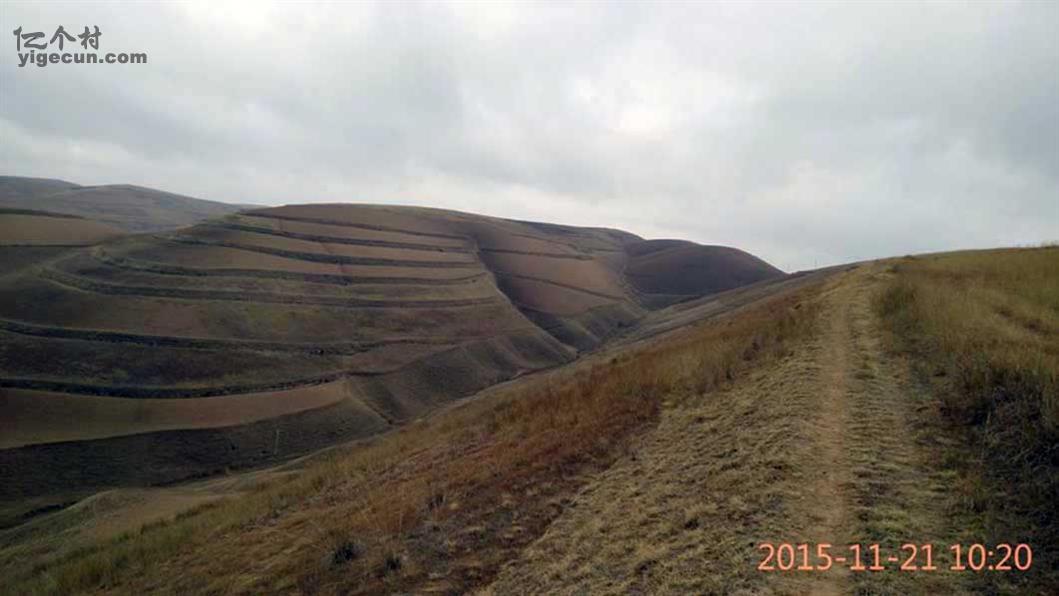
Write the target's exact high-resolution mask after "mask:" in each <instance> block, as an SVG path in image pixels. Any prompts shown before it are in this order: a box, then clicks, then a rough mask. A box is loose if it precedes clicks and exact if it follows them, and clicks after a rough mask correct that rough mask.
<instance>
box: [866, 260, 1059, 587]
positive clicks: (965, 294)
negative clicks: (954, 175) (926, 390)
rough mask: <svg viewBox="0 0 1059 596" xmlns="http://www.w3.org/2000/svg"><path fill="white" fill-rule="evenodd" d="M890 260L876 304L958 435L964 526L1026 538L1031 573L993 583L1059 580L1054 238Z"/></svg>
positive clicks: (1004, 538)
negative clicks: (1048, 243) (1039, 244)
mask: <svg viewBox="0 0 1059 596" xmlns="http://www.w3.org/2000/svg"><path fill="white" fill-rule="evenodd" d="M890 271H891V272H892V273H893V274H894V275H893V276H892V278H891V279H890V280H889V281H888V282H887V285H886V286H885V288H884V290H883V291H882V292H881V293H880V294H879V296H878V297H877V300H876V305H875V306H876V309H877V311H878V313H879V314H880V315H881V316H882V317H883V319H884V320H885V321H887V322H888V324H889V325H890V327H891V329H892V330H893V331H894V335H895V338H896V340H897V342H898V344H897V345H898V346H899V347H900V348H901V349H903V350H906V351H907V352H908V353H909V354H910V355H911V356H912V357H913V359H914V361H915V363H916V366H917V368H918V371H919V372H920V373H921V374H922V375H923V377H924V378H926V379H928V380H929V381H930V383H931V384H932V385H933V386H934V388H935V390H936V391H935V393H936V394H937V395H939V396H940V399H941V412H942V413H943V415H944V419H945V422H946V423H947V424H948V425H951V426H952V427H954V428H956V429H957V430H958V431H959V432H961V433H963V434H964V436H965V439H966V441H965V442H964V443H965V444H964V445H962V446H960V448H959V449H956V450H955V451H954V453H953V454H952V456H951V457H952V459H953V460H958V465H957V468H958V469H959V470H960V472H961V476H962V480H961V486H960V487H959V495H960V498H961V502H960V503H959V504H958V507H959V508H960V509H961V510H962V511H963V512H964V513H965V517H966V518H967V519H968V520H971V521H972V523H973V524H974V525H973V526H972V527H968V528H967V535H968V536H969V537H974V538H976V541H980V542H985V543H986V544H989V545H995V544H997V543H1011V544H1014V543H1018V542H1025V543H1029V544H1030V545H1032V547H1033V550H1034V563H1033V566H1034V567H1035V568H1036V571H1035V573H1033V574H1027V575H1025V576H1023V575H1011V574H1008V575H1007V576H1005V577H1004V578H1003V579H1000V580H999V581H997V582H996V584H998V585H1000V586H1003V585H1005V584H1007V585H1008V587H1009V588H1014V587H1016V586H1017V585H1018V584H1019V583H1020V582H1030V583H1036V582H1041V583H1040V585H1041V586H1046V585H1051V586H1053V587H1054V586H1055V585H1059V572H1057V571H1056V570H1057V569H1059V383H1057V379H1059V247H1044V248H1037V249H1017V250H1014V249H1013V250H996V251H975V252H964V253H953V254H947V255H935V256H924V257H906V258H904V259H901V260H898V261H896V262H895V263H894V264H893V265H892V266H891V268H890ZM987 576H988V578H990V579H987ZM997 577H999V576H998V575H997V574H984V575H983V580H982V581H983V582H987V583H991V582H993V579H996V578H997ZM1009 580H1010V583H1009ZM1022 587H1023V588H1026V587H1028V586H1022Z"/></svg>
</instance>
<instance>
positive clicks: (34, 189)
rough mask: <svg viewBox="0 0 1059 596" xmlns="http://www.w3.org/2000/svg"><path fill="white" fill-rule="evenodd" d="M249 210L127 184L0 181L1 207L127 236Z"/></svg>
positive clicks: (16, 178) (0, 178)
mask: <svg viewBox="0 0 1059 596" xmlns="http://www.w3.org/2000/svg"><path fill="white" fill-rule="evenodd" d="M250 207H251V206H250V205H230V204H228V203H220V202H217V201H206V200H203V199H196V198H192V197H186V196H183V195H178V194H173V193H169V192H164V191H160V190H154V189H150V188H144V187H141V186H133V185H129V184H107V185H103V186H81V185H78V184H74V183H72V182H66V181H64V180H52V179H47V178H24V177H19V176H0V208H10V209H31V210H40V211H49V212H53V213H62V214H69V215H79V216H82V217H85V218H88V219H94V220H96V221H100V222H103V223H106V224H110V225H112V226H114V227H117V228H120V229H122V230H125V231H127V232H156V231H160V230H171V229H176V228H181V227H184V226H189V225H192V224H195V223H198V222H200V221H205V220H207V219H211V218H214V217H221V216H224V215H228V214H229V213H235V212H237V211H241V210H243V209H247V208H250Z"/></svg>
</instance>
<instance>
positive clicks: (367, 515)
mask: <svg viewBox="0 0 1059 596" xmlns="http://www.w3.org/2000/svg"><path fill="white" fill-rule="evenodd" d="M801 291H802V292H808V291H811V290H806V289H802V290H801ZM800 300H802V295H801V294H798V293H795V292H788V293H785V294H782V295H779V296H775V297H771V298H769V299H766V300H763V301H761V302H758V303H755V304H753V305H750V306H748V307H745V308H743V309H741V310H739V311H736V312H735V313H734V314H731V315H728V316H724V317H721V318H719V319H718V320H717V321H715V322H711V323H707V324H705V325H702V326H698V327H693V328H688V329H683V330H680V331H678V332H675V333H673V334H670V335H667V336H665V340H666V341H652V342H646V343H641V344H638V345H636V346H634V347H631V348H629V351H628V352H624V353H622V354H620V355H616V356H608V355H606V354H601V355H599V356H597V357H594V358H592V359H590V360H588V361H586V362H583V363H580V364H578V365H577V366H576V367H575V368H574V369H561V370H559V371H556V372H554V373H551V374H547V375H543V376H541V377H539V378H537V379H528V380H526V382H525V383H521V384H515V385H512V386H511V387H510V388H505V389H498V390H497V391H496V392H495V394H494V395H493V396H492V397H491V398H490V399H479V400H476V401H473V402H470V403H468V404H466V405H464V406H461V407H459V408H455V409H451V410H447V411H444V412H442V413H440V414H438V415H437V416H436V417H433V418H431V419H430V420H429V421H426V422H422V423H418V424H416V425H413V426H412V427H410V428H408V429H405V430H402V431H399V432H397V433H393V434H390V435H387V436H385V437H382V438H379V439H377V440H375V441H372V442H371V443H369V444H367V445H366V446H361V447H359V448H356V449H344V450H336V451H333V452H331V453H330V454H328V455H326V456H324V457H322V458H320V459H318V460H317V461H315V462H314V463H311V464H309V465H308V466H307V467H306V468H305V469H303V470H302V471H301V472H300V473H298V474H297V475H295V476H294V477H292V478H286V479H281V480H277V481H274V482H272V483H269V484H267V485H264V486H259V487H257V488H256V489H254V490H252V491H250V492H249V494H247V495H245V496H242V497H240V498H235V499H231V500H228V501H225V502H223V503H220V504H211V505H210V506H206V507H203V508H201V509H198V510H194V511H192V512H190V513H186V514H183V515H181V516H179V517H178V518H177V519H175V520H172V521H168V522H162V523H157V524H154V525H152V526H150V527H147V528H145V529H144V530H142V531H139V532H134V533H130V534H126V535H123V536H122V537H120V538H118V539H116V540H111V541H104V542H102V543H100V544H97V545H95V546H90V547H85V548H81V549H79V550H76V551H73V552H66V553H65V554H64V555H63V556H61V557H60V558H59V559H58V560H51V561H47V562H41V561H42V560H41V559H38V560H36V561H34V560H32V559H30V558H28V557H27V558H18V553H19V552H21V551H20V548H22V547H20V546H18V545H17V544H16V545H13V546H10V547H9V548H8V549H7V552H6V553H4V554H2V555H0V561H7V562H8V563H9V564H10V565H12V566H13V567H15V566H17V568H14V569H13V570H12V572H11V573H10V575H9V577H10V578H11V579H12V581H11V583H9V584H7V585H6V586H4V588H6V589H7V590H8V591H11V592H12V593H33V592H37V591H43V592H52V591H59V592H63V593H70V592H80V591H92V590H95V589H99V588H104V587H105V588H107V589H113V590H115V591H118V592H125V591H128V592H139V591H143V590H150V589H163V587H164V589H165V590H173V591H184V592H187V591H209V590H219V591H235V592H263V591H264V592H270V591H283V590H292V589H293V590H303V591H307V592H313V591H322V592H336V591H350V590H351V591H353V592H361V593H374V592H377V591H379V590H382V589H390V590H419V589H427V588H437V589H446V590H457V591H459V590H463V589H466V588H467V587H469V586H473V585H476V584H480V583H482V582H484V581H486V580H488V579H489V578H490V577H492V576H493V575H494V574H495V573H496V571H497V570H498V568H499V566H500V564H502V563H503V562H504V561H505V560H507V559H510V558H512V557H513V556H515V555H516V554H517V552H518V550H519V549H521V548H522V547H524V546H525V545H526V544H527V543H529V542H530V541H531V540H533V539H534V538H535V537H536V536H538V535H539V534H540V533H541V532H542V531H543V530H544V528H545V527H546V526H547V524H548V523H549V522H550V521H551V520H552V519H554V518H555V517H556V516H557V515H558V514H559V513H560V512H561V511H562V508H563V503H565V502H568V501H567V499H568V496H569V495H570V494H571V493H572V492H573V491H574V490H575V489H576V488H577V487H578V486H580V485H582V484H583V483H584V481H585V479H586V474H589V473H592V472H593V471H594V470H598V469H600V468H601V467H605V466H607V465H609V464H610V463H611V462H612V461H613V460H614V459H615V458H616V457H619V456H620V455H621V454H623V453H624V452H625V450H626V449H627V446H628V440H629V438H630V437H631V436H633V435H634V434H635V433H636V432H637V431H638V430H639V429H642V428H644V426H645V425H651V424H653V423H654V421H655V420H656V414H657V412H658V410H659V408H660V406H661V402H662V400H663V399H665V398H667V397H670V396H673V395H679V394H689V393H701V392H702V391H708V390H710V389H713V388H715V387H718V386H721V385H724V384H725V383H727V382H728V381H729V380H730V379H732V378H735V377H738V376H741V375H742V374H743V371H745V370H746V369H747V368H749V367H750V366H752V365H753V364H755V363H757V362H760V361H763V360H771V359H773V358H776V357H778V356H780V355H782V354H785V353H787V351H788V348H787V342H789V341H791V340H793V339H794V338H797V337H799V336H802V335H804V334H805V333H807V332H808V330H809V329H810V328H811V327H812V324H811V322H812V319H813V317H814V316H815V309H813V308H811V307H807V308H797V309H796V308H794V307H795V306H796V305H797V304H799V301H800ZM233 570H239V571H237V572H233Z"/></svg>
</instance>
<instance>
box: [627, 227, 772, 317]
mask: <svg viewBox="0 0 1059 596" xmlns="http://www.w3.org/2000/svg"><path fill="white" fill-rule="evenodd" d="M626 252H627V253H628V254H629V262H628V265H627V267H626V269H625V274H626V276H627V277H628V278H629V281H630V282H631V283H632V284H633V286H634V287H635V288H636V289H637V290H639V291H640V292H642V293H644V294H645V295H647V296H648V298H649V299H650V300H651V301H652V303H657V304H672V303H674V302H682V301H684V300H688V299H691V298H694V297H698V296H703V295H705V294H713V293H715V292H723V291H725V290H730V289H732V288H737V287H739V286H744V285H747V284H750V283H754V282H758V281H761V280H763V279H770V278H774V277H777V276H779V275H782V272H781V271H780V270H779V269H776V268H775V267H773V266H772V265H769V264H768V263H766V262H765V261H763V260H761V259H759V258H757V257H755V256H754V255H751V254H749V253H746V252H743V251H741V250H739V249H737V248H730V247H727V246H703V245H701V244H695V243H694V242H688V241H686V240H645V241H643V242H637V243H634V244H630V245H629V246H628V247H627V249H626Z"/></svg>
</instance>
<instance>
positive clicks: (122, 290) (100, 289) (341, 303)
mask: <svg viewBox="0 0 1059 596" xmlns="http://www.w3.org/2000/svg"><path fill="white" fill-rule="evenodd" d="M41 277H43V278H45V279H48V280H50V281H53V282H56V283H59V284H62V285H65V286H69V287H72V288H76V289H78V290H85V291H89V292H95V293H97V294H109V295H117V296H148V297H152V298H177V299H181V300H224V301H235V302H265V303H271V304H292V305H309V306H330V307H336V308H402V309H409V308H413V309H419V308H461V307H467V306H482V305H486V304H495V303H497V302H499V298H496V297H486V298H461V299H446V300H368V299H363V298H346V297H341V296H301V295H297V294H279V293H273V292H249V291H229V290H191V289H186V288H163V287H152V286H125V285H118V284H111V283H104V282H100V281H96V280H92V279H88V278H85V277H80V276H76V275H70V274H69V273H63V272H60V271H56V270H55V269H50V268H45V269H43V270H42V271H41Z"/></svg>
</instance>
